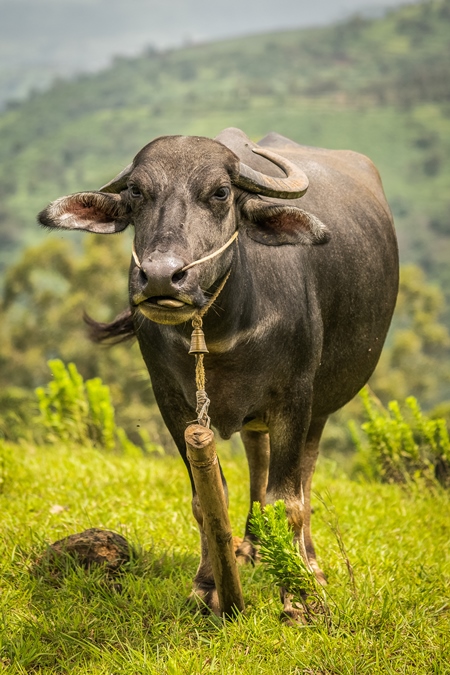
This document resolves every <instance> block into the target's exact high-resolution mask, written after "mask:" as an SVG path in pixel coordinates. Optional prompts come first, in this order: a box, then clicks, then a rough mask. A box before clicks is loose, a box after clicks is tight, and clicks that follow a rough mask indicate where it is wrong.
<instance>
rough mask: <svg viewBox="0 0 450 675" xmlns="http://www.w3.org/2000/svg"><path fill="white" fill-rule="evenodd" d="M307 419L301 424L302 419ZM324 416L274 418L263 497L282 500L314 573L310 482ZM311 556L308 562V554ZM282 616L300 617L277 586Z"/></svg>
mask: <svg viewBox="0 0 450 675" xmlns="http://www.w3.org/2000/svg"><path fill="white" fill-rule="evenodd" d="M306 418H307V424H305V425H304V426H303V424H304V423H303V424H302V421H301V420H302V419H306ZM325 421H326V420H325V419H321V420H311V421H310V418H309V416H308V415H306V414H305V415H300V414H298V415H296V416H295V420H294V421H293V420H292V418H291V420H289V421H287V420H285V419H284V420H283V419H282V418H281V419H280V418H278V420H276V422H277V423H276V424H273V426H272V427H271V429H270V442H271V454H270V464H269V480H268V486H267V496H266V500H267V502H268V503H274V502H276V501H277V500H279V499H282V500H283V501H284V503H285V505H286V515H287V517H288V520H289V523H290V525H291V527H292V529H293V531H294V539H295V541H297V543H298V545H299V550H300V554H301V555H302V557H303V559H304V560H305V563H306V564H307V565H308V566H309V567H310V569H312V570H313V571H314V572H315V574H316V576H318V577H319V576H320V577H321V579H322V580H323V579H324V577H323V573H322V572H321V570H320V569H319V567H318V566H317V562H316V561H315V551H314V546H313V543H312V539H311V530H310V522H311V504H310V498H311V481H312V476H313V472H314V468H315V464H316V459H317V450H318V442H319V439H320V435H321V432H322V429H323V426H324V424H325ZM310 555H311V559H312V560H311V562H310V557H309V556H310ZM281 598H282V601H283V605H284V616H285V617H287V618H288V619H289V620H294V621H297V620H301V619H302V612H301V610H299V609H297V608H294V607H293V606H292V597H291V596H290V595H289V594H288V593H286V591H285V590H284V589H283V588H282V589H281Z"/></svg>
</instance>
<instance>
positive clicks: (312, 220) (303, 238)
mask: <svg viewBox="0 0 450 675" xmlns="http://www.w3.org/2000/svg"><path fill="white" fill-rule="evenodd" d="M242 212H243V214H244V216H245V217H246V219H247V220H249V221H250V223H251V224H250V225H249V226H248V227H247V228H246V232H247V234H248V236H249V237H251V238H252V239H254V240H255V241H259V242H260V243H261V244H266V245H268V246H282V245H283V244H303V245H308V246H309V245H312V244H326V242H327V241H329V239H330V232H329V230H328V228H327V227H326V226H325V225H324V224H323V223H322V221H321V220H319V219H318V218H316V216H313V215H312V213H308V212H307V211H303V209H299V208H298V206H290V205H284V204H273V203H270V202H265V201H262V200H261V199H248V200H247V201H246V202H245V204H244V205H243V207H242Z"/></svg>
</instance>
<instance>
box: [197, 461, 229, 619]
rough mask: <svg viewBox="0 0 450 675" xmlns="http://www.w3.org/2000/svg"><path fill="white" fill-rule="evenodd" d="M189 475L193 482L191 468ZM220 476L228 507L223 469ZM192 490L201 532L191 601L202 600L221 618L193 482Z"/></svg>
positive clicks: (201, 515) (206, 541)
mask: <svg viewBox="0 0 450 675" xmlns="http://www.w3.org/2000/svg"><path fill="white" fill-rule="evenodd" d="M219 466H220V465H219ZM189 475H190V476H191V480H192V475H191V471H190V468H189ZM220 475H221V477H222V485H223V490H224V493H225V500H226V503H227V507H228V490H227V484H226V481H225V477H224V475H223V473H222V469H220ZM192 489H193V496H192V513H193V514H194V518H195V520H196V521H197V524H198V529H199V531H200V564H199V566H198V569H197V573H196V575H195V577H194V587H193V589H192V593H191V595H190V599H191V600H200V602H201V603H202V604H203V606H206V607H208V608H209V609H210V610H211V611H212V612H214V614H217V616H220V606H219V597H218V594H217V589H216V583H215V580H214V574H213V569H212V565H211V560H210V556H209V551H208V540H207V537H206V533H205V529H204V527H203V513H202V510H201V507H200V503H199V500H198V496H197V494H196V492H195V487H194V483H193V481H192Z"/></svg>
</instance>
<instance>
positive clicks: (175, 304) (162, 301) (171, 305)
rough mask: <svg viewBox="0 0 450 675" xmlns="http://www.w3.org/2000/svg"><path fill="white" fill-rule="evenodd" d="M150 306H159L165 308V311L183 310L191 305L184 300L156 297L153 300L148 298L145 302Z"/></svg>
mask: <svg viewBox="0 0 450 675" xmlns="http://www.w3.org/2000/svg"><path fill="white" fill-rule="evenodd" d="M145 302H146V303H148V304H150V305H157V306H158V307H163V308H164V309H170V310H172V309H181V307H186V305H188V304H189V303H187V302H183V300H178V299H177V298H172V297H171V296H170V295H168V296H156V297H153V298H148V300H146V301H145Z"/></svg>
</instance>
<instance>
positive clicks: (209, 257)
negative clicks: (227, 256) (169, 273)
mask: <svg viewBox="0 0 450 675" xmlns="http://www.w3.org/2000/svg"><path fill="white" fill-rule="evenodd" d="M238 234H239V230H236V232H235V233H234V234H233V236H232V237H230V238H229V239H228V241H227V243H226V244H224V245H223V246H221V247H220V248H218V249H217V251H214V253H210V254H209V255H205V257H204V258H200V259H199V260H194V262H191V263H189V265H186V266H185V267H183V269H182V270H181V272H186V270H189V269H190V268H191V267H194V265H200V263H203V262H206V261H207V260H211V258H215V257H216V255H220V254H221V253H222V251H225V250H226V249H227V248H228V247H229V246H230V245H231V244H232V243H233V241H234V240H235V239H237V237H238Z"/></svg>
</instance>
